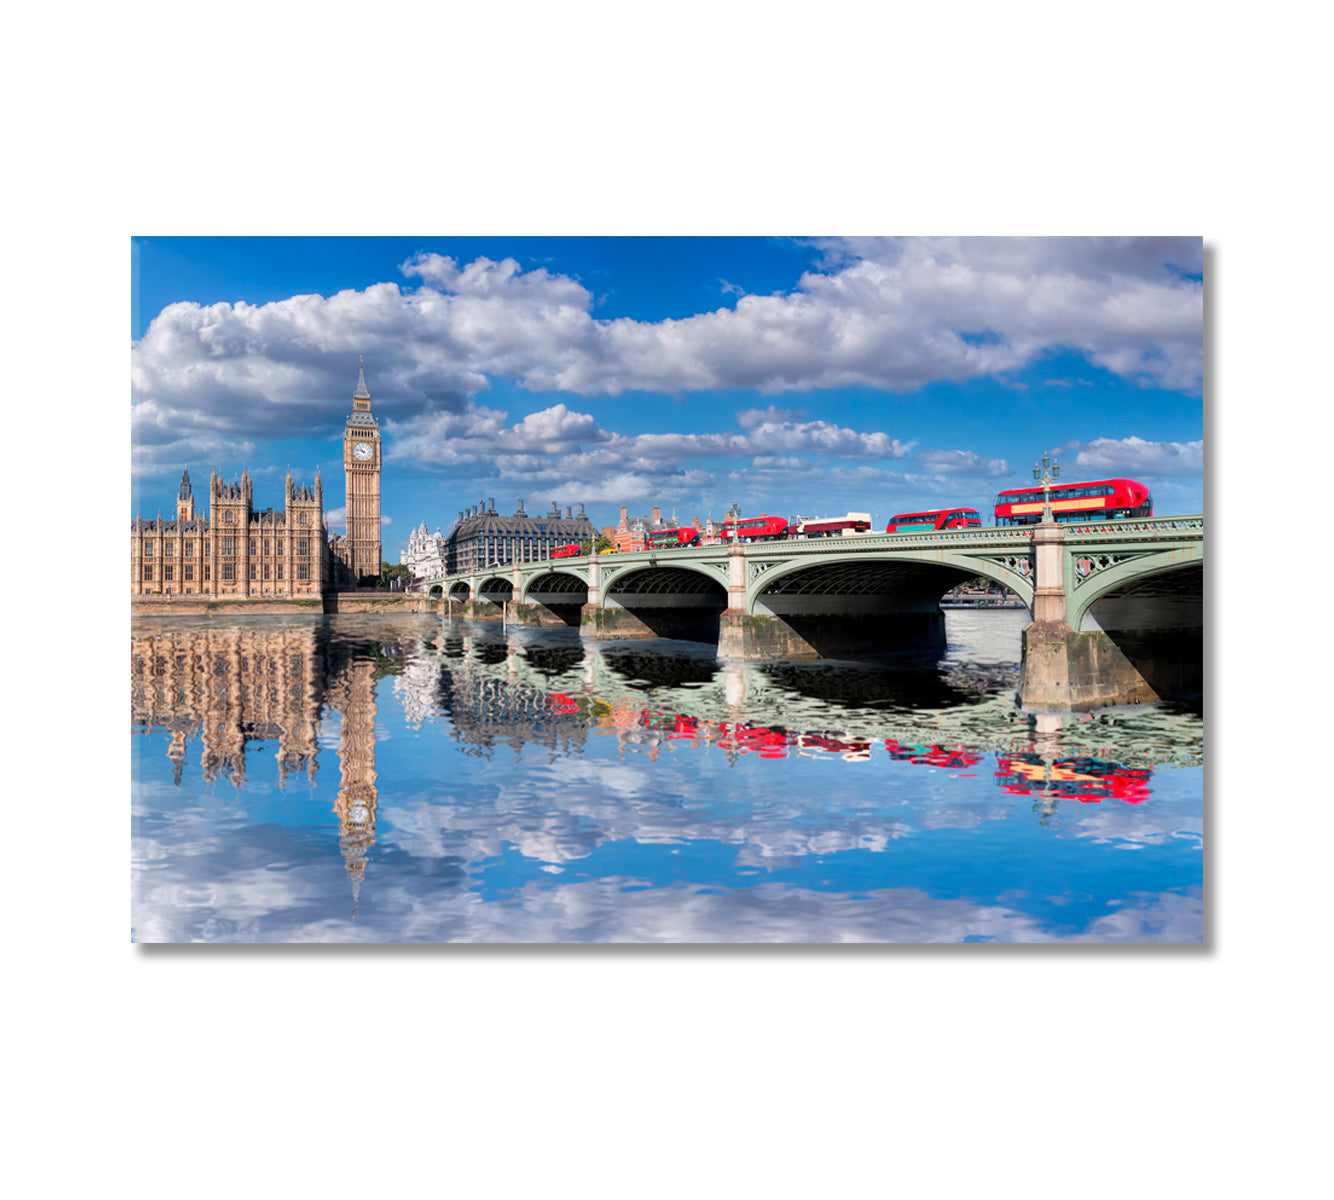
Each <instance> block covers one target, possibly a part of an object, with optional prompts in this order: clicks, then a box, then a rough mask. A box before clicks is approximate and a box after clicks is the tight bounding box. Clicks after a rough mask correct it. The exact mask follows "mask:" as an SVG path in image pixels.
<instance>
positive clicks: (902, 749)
mask: <svg viewBox="0 0 1334 1200" xmlns="http://www.w3.org/2000/svg"><path fill="white" fill-rule="evenodd" d="M885 749H886V750H887V751H888V752H889V756H890V758H893V759H897V760H898V761H899V762H910V763H915V764H916V765H917V766H919V767H953V768H955V769H958V768H959V767H975V766H977V764H978V763H980V762H981V761H982V756H981V755H980V754H975V753H974V752H973V751H972V749H971V748H969V747H968V746H913V745H909V744H908V743H907V742H900V741H896V740H895V739H894V738H886V739H885Z"/></svg>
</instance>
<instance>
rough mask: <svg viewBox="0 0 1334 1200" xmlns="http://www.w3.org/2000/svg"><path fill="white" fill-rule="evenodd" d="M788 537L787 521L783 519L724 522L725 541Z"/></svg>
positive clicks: (737, 518)
mask: <svg viewBox="0 0 1334 1200" xmlns="http://www.w3.org/2000/svg"><path fill="white" fill-rule="evenodd" d="M786 536H787V521H785V520H784V519H783V518H782V517H766V516H764V515H763V514H761V515H760V516H758V517H732V518H731V519H730V520H727V521H724V522H723V528H722V534H721V537H722V539H723V541H725V542H726V541H730V540H731V539H732V538H745V540H746V541H748V542H754V541H760V540H766V541H770V540H774V539H777V538H782V537H786Z"/></svg>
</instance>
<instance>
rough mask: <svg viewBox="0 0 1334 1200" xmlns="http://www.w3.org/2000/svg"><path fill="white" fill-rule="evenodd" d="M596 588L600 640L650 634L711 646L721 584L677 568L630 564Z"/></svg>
mask: <svg viewBox="0 0 1334 1200" xmlns="http://www.w3.org/2000/svg"><path fill="white" fill-rule="evenodd" d="M604 578H605V582H604V583H603V585H602V606H601V607H602V617H601V620H602V623H603V627H602V631H601V632H600V636H616V635H617V633H618V631H619V632H621V633H635V634H640V635H642V634H644V633H647V634H651V635H653V636H655V637H664V638H679V639H681V640H683V641H689V642H705V643H711V644H713V645H717V643H718V635H719V620H720V618H721V616H722V613H723V612H724V611H725V610H726V608H727V582H726V578H725V577H724V576H722V575H720V574H719V572H718V571H716V570H709V569H707V568H703V566H702V564H701V565H699V566H696V565H693V564H690V563H683V562H679V561H677V562H670V563H668V562H658V563H652V562H649V563H644V562H638V563H631V564H628V565H627V566H625V567H623V568H622V569H620V570H617V571H615V572H612V573H610V578H606V577H604Z"/></svg>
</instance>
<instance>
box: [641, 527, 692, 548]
mask: <svg viewBox="0 0 1334 1200" xmlns="http://www.w3.org/2000/svg"><path fill="white" fill-rule="evenodd" d="M698 545H699V530H698V529H688V528H682V529H655V530H654V531H653V532H652V533H650V534H649V535H648V548H649V549H650V550H674V549H676V547H678V546H698Z"/></svg>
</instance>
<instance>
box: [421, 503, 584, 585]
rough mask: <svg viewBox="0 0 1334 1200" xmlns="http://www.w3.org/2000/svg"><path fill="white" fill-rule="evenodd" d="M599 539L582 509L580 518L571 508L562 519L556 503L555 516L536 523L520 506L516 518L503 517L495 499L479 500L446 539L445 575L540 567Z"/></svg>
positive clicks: (548, 515)
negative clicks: (561, 551)
mask: <svg viewBox="0 0 1334 1200" xmlns="http://www.w3.org/2000/svg"><path fill="white" fill-rule="evenodd" d="M597 536H598V531H597V527H596V526H595V525H594V524H593V522H592V521H590V520H589V519H588V517H587V515H586V514H585V513H584V506H583V505H582V504H580V505H579V512H578V513H577V514H576V513H575V511H574V509H573V508H572V507H567V508H566V510H565V515H564V516H561V511H560V506H559V505H558V504H557V503H556V501H554V500H553V501H552V502H551V510H550V511H549V512H547V513H544V514H543V515H542V516H537V517H533V516H529V515H528V513H527V512H525V511H524V507H523V501H522V500H520V501H519V506H518V508H517V509H516V510H515V513H514V515H513V516H510V517H502V516H501V515H500V514H499V513H498V512H496V502H495V499H494V498H492V499H489V500H487V501H485V502H483V501H481V500H479V501H478V502H477V504H476V505H474V506H473V507H472V508H468V509H465V510H464V511H463V512H460V513H459V519H458V522H457V523H456V524H455V526H454V528H453V529H451V530H450V531H449V536H448V537H446V538H445V542H444V562H445V570H444V571H443V572H441V574H445V575H452V574H455V573H457V572H459V571H476V570H482V569H484V568H486V567H488V566H493V565H504V564H506V563H516V562H536V561H538V560H539V559H543V558H549V557H550V556H551V551H552V550H554V549H555V548H556V547H557V546H566V545H569V544H570V543H572V542H588V541H596V540H597Z"/></svg>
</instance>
